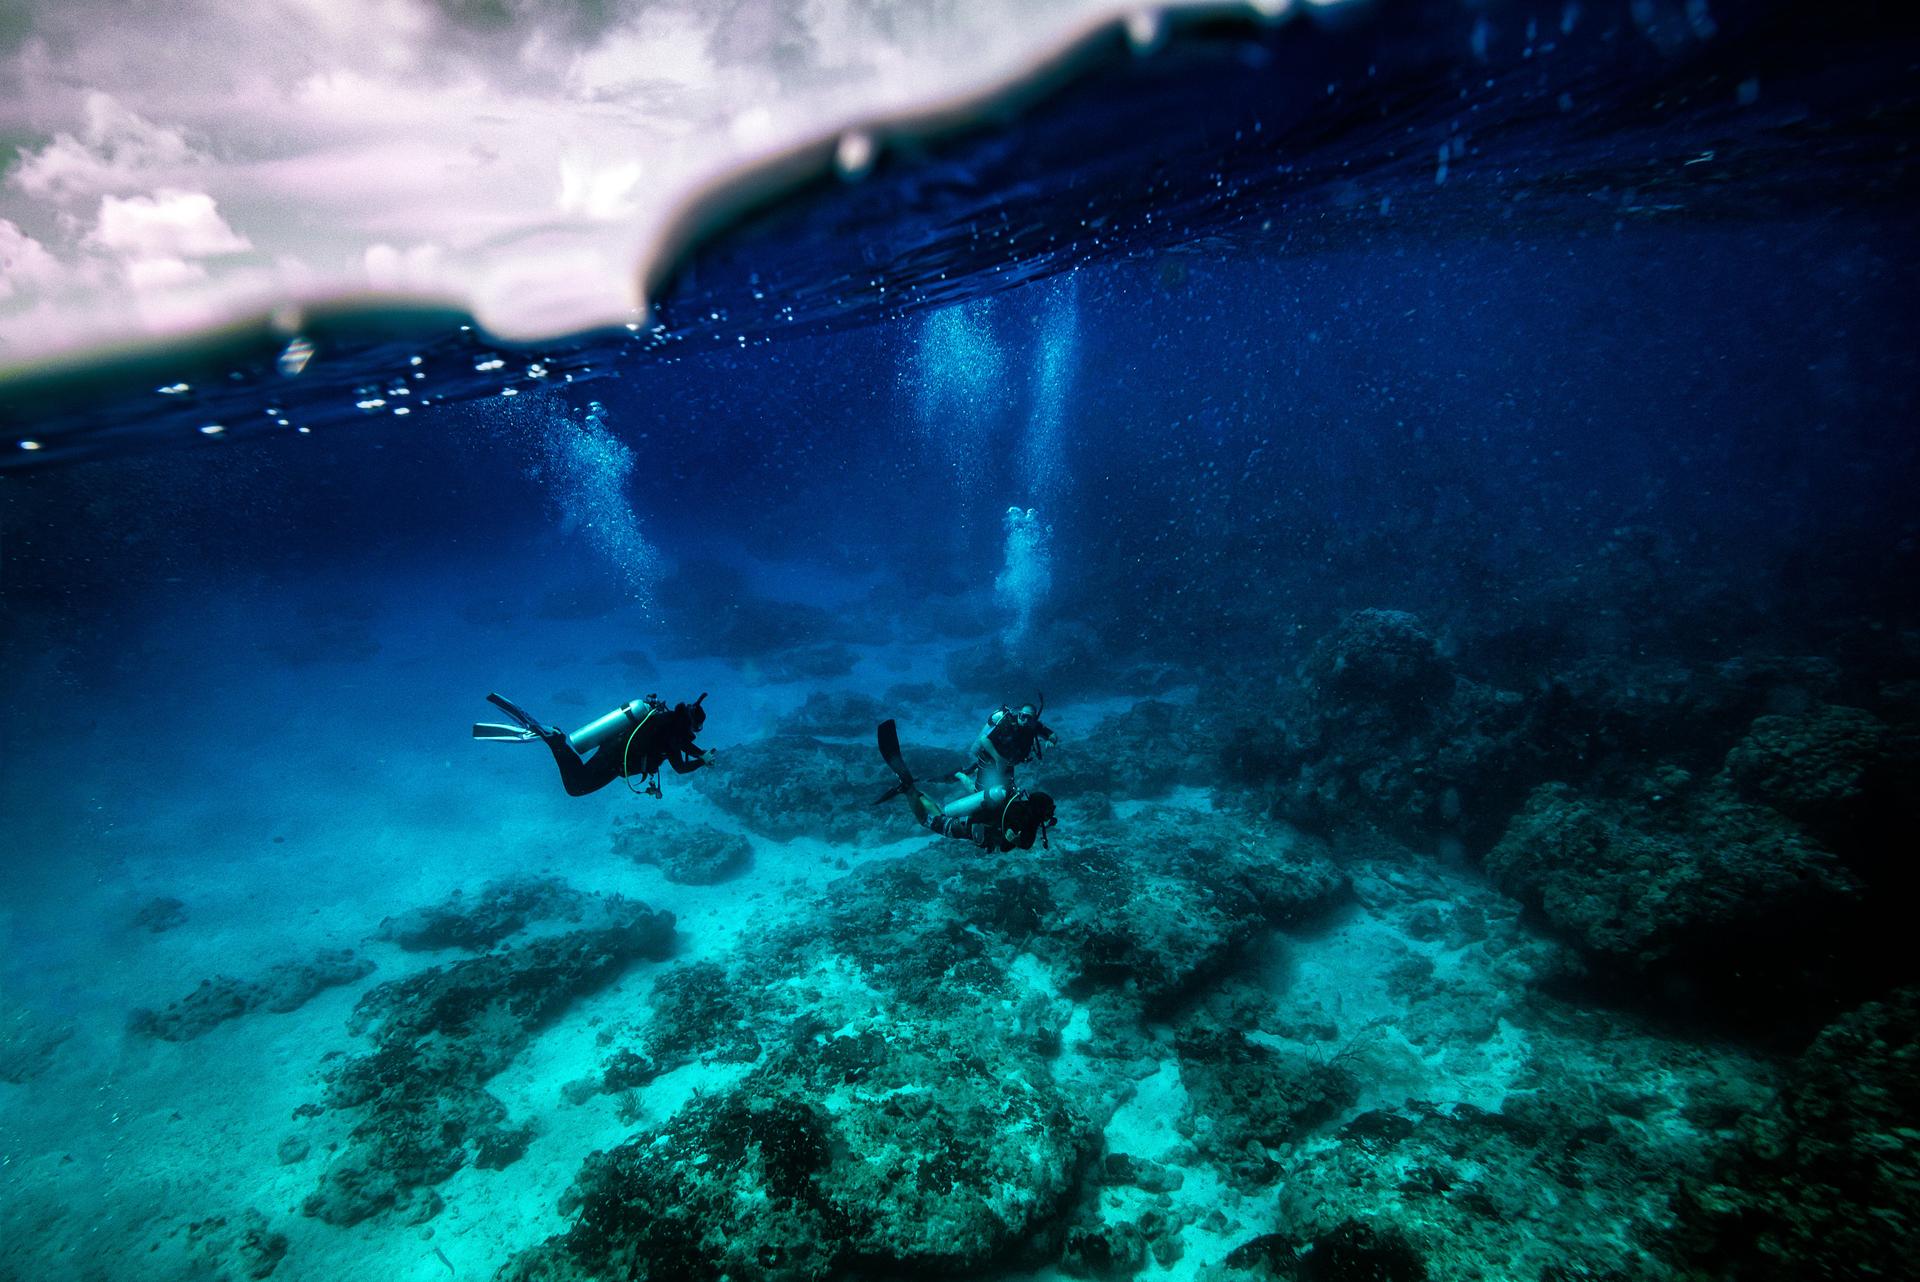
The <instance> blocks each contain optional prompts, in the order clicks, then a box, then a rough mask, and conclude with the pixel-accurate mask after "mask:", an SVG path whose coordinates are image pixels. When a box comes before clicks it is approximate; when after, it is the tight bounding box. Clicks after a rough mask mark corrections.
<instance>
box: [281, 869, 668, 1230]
mask: <svg viewBox="0 0 1920 1282" xmlns="http://www.w3.org/2000/svg"><path fill="white" fill-rule="evenodd" d="M594 908H595V921H594V924H593V925H592V926H590V927H589V928H586V929H581V930H575V931H570V932H568V933H566V934H561V935H551V936H547V937H545V938H541V939H536V940H533V941H531V942H529V943H526V944H523V945H520V946H519V947H515V948H509V949H504V950H501V951H497V952H492V953H487V954H484V955H482V956H479V957H474V958H469V959H466V960H463V961H457V962H453V963H451V964H449V965H445V966H435V967H432V968H430V969H428V970H424V971H422V972H420V973H419V974H416V975H412V976H409V977H408V978H406V979H404V980H397V981H394V982H392V983H387V984H382V985H380V986H379V987H377V988H374V989H373V990H371V991H370V992H368V993H367V994H366V995H365V996H364V997H362V998H361V1000H360V1002H359V1004H358V1006H356V1007H355V1010H354V1017H353V1021H352V1023H351V1025H350V1028H351V1030H352V1031H353V1032H355V1033H366V1032H371V1033H372V1035H373V1038H374V1048H373V1050H372V1051H370V1052H369V1053H367V1054H365V1055H357V1056H353V1057H350V1058H348V1059H346V1060H344V1061H343V1062H342V1063H341V1064H340V1066H339V1067H338V1068H336V1069H335V1070H334V1072H333V1074H332V1078H331V1081H330V1083H329V1085H328V1089H327V1106H328V1107H329V1108H335V1109H354V1110H359V1111H360V1114H361V1120H360V1121H359V1122H358V1123H357V1124H356V1125H355V1126H354V1129H353V1132H352V1137H351V1142H350V1143H349V1144H348V1145H347V1146H346V1148H345V1149H344V1150H343V1151H342V1152H341V1154H340V1155H339V1156H338V1157H337V1158H336V1159H335V1161H334V1163H333V1164H332V1166H330V1167H329V1168H328V1169H327V1171H326V1173H325V1175H324V1176H323V1177H322V1179H321V1183H320V1187H319V1189H318V1190H317V1191H316V1192H315V1193H314V1194H312V1195H311V1196H310V1197H308V1198H307V1200H306V1202H305V1203H304V1204H303V1209H304V1210H305V1212H306V1214H308V1215H311V1216H316V1217H318V1218H320V1219H323V1220H325V1221H327V1222H328V1223H331V1224H353V1223H357V1222H358V1221H360V1220H362V1219H365V1218H366V1217H367V1216H369V1215H372V1214H375V1213H377V1212H381V1211H388V1210H394V1211H397V1212H399V1213H400V1214H401V1215H402V1216H403V1217H405V1218H408V1219H416V1220H417V1219H425V1218H429V1217H431V1216H432V1215H433V1214H435V1213H436V1212H437V1211H438V1208H439V1201H438V1197H437V1195H436V1194H434V1192H433V1186H434V1185H435V1184H438V1183H440V1182H442V1181H444V1180H446V1179H447V1178H449V1177H450V1176H452V1175H453V1174H454V1172H456V1171H458V1170H459V1169H460V1168H462V1167H463V1166H466V1165H468V1164H469V1163H472V1164H475V1165H479V1166H482V1167H488V1166H494V1167H497V1166H504V1165H506V1164H508V1163H510V1162H512V1161H513V1160H514V1159H515V1158H517V1157H518V1156H519V1154H520V1153H521V1152H523V1151H524V1150H525V1148H526V1145H527V1143H528V1141H529V1140H530V1139H531V1137H532V1132H531V1130H530V1128H528V1127H527V1126H514V1125H511V1124H509V1122H508V1120H507V1115H506V1109H505V1107H504V1106H503V1105H502V1104H501V1103H500V1101H499V1100H497V1099H495V1098H494V1097H493V1096H492V1095H490V1094H488V1093H487V1092H486V1090H485V1089H483V1088H484V1086H485V1083H486V1082H487V1081H488V1080H489V1079H490V1078H492V1077H493V1076H494V1075H495V1074H496V1073H498V1072H499V1071H500V1070H501V1069H503V1068H505V1067H506V1066H507V1065H508V1064H509V1063H511V1062H512V1060H513V1059H514V1057H515V1056H517V1055H518V1054H519V1053H520V1051H521V1050H522V1049H523V1048H524V1047H525V1046H526V1044H527V1043H528V1042H529V1041H530V1040H531V1039H532V1037H533V1036H534V1034H535V1033H537V1032H538V1031H539V1030H540V1029H542V1028H544V1027H545V1026H546V1025H547V1024H549V1023H551V1022H552V1021H553V1020H554V1019H555V1018H557V1017H558V1016H559V1014H560V1013H561V1012H562V1011H563V1010H565V1009H566V1007H567V1006H568V1005H569V1004H570V1003H571V1002H572V1001H573V1000H575V999H576V998H578V997H580V996H582V995H584V994H586V993H590V992H593V991H595V990H597V989H600V988H602V987H605V986H606V985H607V984H609V983H611V982H612V981H613V980H614V979H615V978H616V977H617V976H618V975H619V974H620V973H621V972H622V971H623V970H625V969H626V968H627V967H628V966H629V965H630V964H632V963H633V962H635V961H637V960H640V959H643V958H645V959H654V960H658V959H660V958H664V957H666V956H667V955H668V954H669V953H670V952H671V951H672V948H673V916H672V914H670V913H663V912H654V911H652V910H651V909H649V908H647V907H646V905H644V904H638V903H634V902H632V901H630V900H624V899H620V898H618V897H611V898H608V899H604V900H600V901H597V902H596V903H595V905H594Z"/></svg>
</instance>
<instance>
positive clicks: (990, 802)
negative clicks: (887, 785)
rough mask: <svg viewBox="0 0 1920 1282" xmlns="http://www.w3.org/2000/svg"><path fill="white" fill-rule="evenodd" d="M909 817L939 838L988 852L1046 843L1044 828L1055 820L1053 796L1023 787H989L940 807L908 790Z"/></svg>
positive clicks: (922, 793)
mask: <svg viewBox="0 0 1920 1282" xmlns="http://www.w3.org/2000/svg"><path fill="white" fill-rule="evenodd" d="M907 804H908V805H909V806H911V807H913V817H914V818H915V819H918V820H919V821H920V822H921V823H923V824H925V825H926V826H927V827H928V828H929V829H930V830H932V831H933V832H935V833H937V834H939V835H940V836H942V837H953V838H956V839H958V840H961V841H971V842H972V843H973V844H974V845H976V846H978V847H980V848H981V849H982V850H985V851H988V852H989V853H994V854H998V853H1000V852H1002V851H1007V850H1032V849H1033V843H1034V840H1035V839H1036V838H1038V839H1039V842H1040V844H1041V845H1042V846H1047V845H1048V842H1047V829H1049V828H1051V827H1053V825H1054V824H1056V823H1058V822H1059V820H1058V819H1056V818H1055V817H1054V814H1053V798H1052V797H1050V796H1048V795H1047V794H1046V793H1044V792H1028V791H1027V790H1026V789H1025V788H1001V787H994V788H989V789H987V790H986V791H985V792H976V793H973V794H972V795H971V796H966V797H962V798H960V799H959V800H958V801H951V802H948V803H947V804H946V805H944V806H942V805H941V804H940V803H939V802H938V801H935V800H934V799H933V798H932V797H930V796H928V795H927V794H926V793H924V792H914V791H911V790H910V791H909V792H908V793H907Z"/></svg>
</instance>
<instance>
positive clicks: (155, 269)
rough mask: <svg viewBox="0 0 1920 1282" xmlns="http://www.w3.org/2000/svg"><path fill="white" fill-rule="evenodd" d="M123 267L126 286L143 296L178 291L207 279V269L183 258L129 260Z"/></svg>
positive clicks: (165, 256) (162, 256)
mask: <svg viewBox="0 0 1920 1282" xmlns="http://www.w3.org/2000/svg"><path fill="white" fill-rule="evenodd" d="M125 267H126V273H127V284H129V285H131V286H133V287H134V288H135V289H137V290H139V291H140V292H141V293H143V294H157V293H161V292H163V291H166V290H173V289H178V288H180V287H181V286H182V285H191V284H195V283H197V282H199V281H203V280H205V279H206V278H207V269H206V268H205V267H203V266H201V265H200V264H199V263H190V262H188V261H187V260H186V259H184V258H173V257H170V256H167V255H156V256H154V257H150V258H130V259H128V260H127V262H126V264H125Z"/></svg>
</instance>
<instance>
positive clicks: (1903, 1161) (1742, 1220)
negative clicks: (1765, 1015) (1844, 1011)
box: [1674, 988, 1920, 1282]
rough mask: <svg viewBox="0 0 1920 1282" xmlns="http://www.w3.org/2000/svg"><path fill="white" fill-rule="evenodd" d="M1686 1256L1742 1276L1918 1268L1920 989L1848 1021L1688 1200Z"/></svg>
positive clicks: (1826, 1275) (1813, 1278) (1679, 1240)
mask: <svg viewBox="0 0 1920 1282" xmlns="http://www.w3.org/2000/svg"><path fill="white" fill-rule="evenodd" d="M1679 1210H1680V1229H1679V1231H1678V1233H1677V1234H1676V1235H1675V1238H1674V1245H1675V1250H1676V1253H1677V1254H1678V1255H1679V1256H1680V1257H1681V1258H1682V1259H1683V1260H1685V1261H1686V1262H1688V1263H1690V1264H1692V1265H1693V1266H1694V1267H1696V1268H1698V1269H1701V1270H1707V1271H1711V1272H1712V1273H1713V1274H1714V1275H1715V1276H1718V1277H1724V1278H1731V1279H1736V1280H1737V1282H1841V1280H1842V1279H1854V1278H1895V1277H1907V1276H1911V1274H1912V1272H1913V1233H1912V1226H1913V1225H1914V1224H1915V1223H1916V1222H1920V989H1912V988H1908V989H1904V990H1901V991H1899V992H1896V993H1894V994H1892V995H1891V996H1889V997H1887V998H1886V999H1885V1000H1883V1001H1877V1002H1870V1003H1868V1004H1867V1005H1865V1006H1862V1007H1860V1008H1859V1009H1858V1010H1856V1011H1854V1012H1852V1013H1851V1014H1849V1015H1847V1016H1845V1017H1844V1018H1842V1019H1840V1020H1838V1021H1836V1022H1835V1023H1834V1024H1832V1025H1831V1026H1830V1027H1828V1028H1827V1029H1826V1030H1825V1031H1823V1032H1822V1033H1821V1034H1820V1036H1819V1037H1818V1038H1816V1039H1815V1040H1814V1042H1813V1045H1812V1046H1810V1047H1808V1049H1807V1051H1806V1053H1805V1054H1803V1055H1801V1056H1800V1058H1799V1060H1798V1061H1797V1062H1796V1063H1795V1064H1794V1066H1793V1068H1792V1070H1791V1071H1790V1073H1789V1074H1788V1079H1787V1084H1786V1088H1785V1089H1784V1090H1783V1091H1782V1092H1781V1093H1780V1095H1779V1097H1778V1098H1777V1099H1776V1100H1775V1101H1774V1102H1773V1104H1772V1105H1771V1106H1770V1107H1768V1108H1767V1109H1765V1110H1764V1111H1761V1112H1758V1113H1757V1114H1754V1115H1750V1116H1749V1117H1748V1118H1747V1119H1746V1120H1745V1122H1744V1125H1743V1126H1742V1135H1741V1139H1740V1142H1739V1143H1738V1144H1737V1145H1736V1146H1735V1147H1734V1148H1733V1149H1732V1151H1731V1152H1730V1153H1729V1155H1728V1157H1727V1159H1726V1160H1725V1161H1724V1162H1723V1163H1722V1164H1721V1165H1720V1167H1719V1169H1718V1170H1716V1171H1715V1172H1713V1176H1712V1178H1711V1179H1703V1180H1700V1181H1698V1182H1696V1183H1694V1184H1692V1185H1690V1186H1689V1188H1688V1189H1687V1190H1686V1194H1685V1196H1684V1197H1683V1198H1682V1199H1680V1205H1679Z"/></svg>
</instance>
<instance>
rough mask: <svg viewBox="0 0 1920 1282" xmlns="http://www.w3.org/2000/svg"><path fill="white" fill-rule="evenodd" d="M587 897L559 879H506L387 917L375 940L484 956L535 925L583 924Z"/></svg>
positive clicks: (408, 948) (410, 948)
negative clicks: (566, 921)
mask: <svg viewBox="0 0 1920 1282" xmlns="http://www.w3.org/2000/svg"><path fill="white" fill-rule="evenodd" d="M586 902H587V897H586V896H585V895H583V894H582V893H581V892H579V891H577V890H574V889H573V888H572V887H570V886H568V885H567V883H566V882H564V881H562V880H561V879H560V878H558V877H532V876H518V877H502V878H499V879H497V880H494V881H490V882H488V883H487V884H486V885H484V886H482V887H481V888H480V890H479V891H478V892H477V893H475V894H473V895H466V894H464V893H463V892H461V891H459V890H455V891H454V892H453V893H452V894H450V895H448V896H447V898H446V899H444V900H442V901H441V902H440V903H438V904H432V905H428V906H426V907H422V908H413V909H409V910H408V911H406V912H404V913H400V914H397V915H395V916H392V917H386V918H383V919H382V920H381V922H380V929H379V930H378V931H377V932H375V936H374V937H375V938H377V939H384V940H387V941H389V942H391V943H394V944H397V945H399V946H400V947H401V948H403V949H405V950H406V951H408V952H433V951H438V950H440V949H444V948H465V949H469V950H472V951H476V952H477V951H479V950H481V949H485V948H491V947H493V945H495V944H497V943H499V942H500V941H501V940H503V939H505V938H506V937H507V936H509V935H512V934H516V933H518V932H519V931H521V930H524V929H525V928H526V926H527V923H529V922H531V921H536V920H541V919H550V918H565V919H569V920H573V921H578V920H579V918H580V912H581V908H582V906H583V905H584V904H585V903H586Z"/></svg>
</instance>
